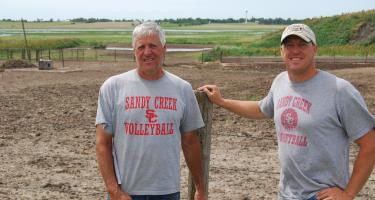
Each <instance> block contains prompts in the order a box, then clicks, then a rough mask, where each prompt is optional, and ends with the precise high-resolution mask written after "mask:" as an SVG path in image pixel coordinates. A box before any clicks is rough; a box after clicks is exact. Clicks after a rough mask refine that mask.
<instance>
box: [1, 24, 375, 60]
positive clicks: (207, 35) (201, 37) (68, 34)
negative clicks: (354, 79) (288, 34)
mask: <svg viewBox="0 0 375 200" xmlns="http://www.w3.org/2000/svg"><path fill="white" fill-rule="evenodd" d="M161 26H162V27H163V28H164V30H165V31H166V36H167V44H169V45H181V44H189V45H207V46H210V47H215V51H216V52H214V54H216V55H219V54H224V55H228V56H251V55H257V56H261V55H267V56H269V55H277V54H278V52H279V46H278V44H276V45H272V47H268V48H265V47H262V46H256V43H257V42H258V41H260V40H261V39H262V38H263V37H264V36H267V35H269V34H270V33H273V32H277V33H280V32H281V30H282V29H283V28H284V27H285V25H260V24H254V23H247V24H239V23H236V24H205V25H194V26H179V25H178V24H170V23H163V24H161ZM21 27H22V25H21V22H4V21H1V22H0V49H7V48H24V38H23V32H22V29H21ZM25 27H26V32H27V39H28V43H29V47H30V48H34V49H36V48H42V49H56V48H71V47H105V46H122V47H130V46H131V32H132V30H133V28H134V24H133V23H132V22H98V23H73V22H27V23H25ZM277 37H279V36H277ZM254 44H255V45H254ZM318 53H319V55H329V56H332V55H343V56H356V55H359V56H363V55H370V56H371V55H374V54H375V45H369V46H367V47H363V46H353V45H335V46H332V45H329V46H321V47H320V51H319V52H318ZM0 57H1V55H0ZM2 57H4V55H3V56H2ZM216 59H217V56H214V57H212V58H210V59H208V60H216Z"/></svg>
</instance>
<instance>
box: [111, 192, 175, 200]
mask: <svg viewBox="0 0 375 200" xmlns="http://www.w3.org/2000/svg"><path fill="white" fill-rule="evenodd" d="M130 196H131V198H132V200H180V192H176V193H172V194H165V195H130ZM107 200H110V198H109V195H108V194H107Z"/></svg>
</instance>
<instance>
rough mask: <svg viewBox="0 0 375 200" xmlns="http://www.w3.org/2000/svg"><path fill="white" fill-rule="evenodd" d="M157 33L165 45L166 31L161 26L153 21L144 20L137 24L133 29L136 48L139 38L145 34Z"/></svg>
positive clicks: (133, 43) (133, 41)
mask: <svg viewBox="0 0 375 200" xmlns="http://www.w3.org/2000/svg"><path fill="white" fill-rule="evenodd" d="M154 34H157V35H158V36H159V38H160V42H161V44H162V45H163V46H164V45H165V33H164V31H163V29H161V27H160V26H159V25H158V24H157V23H156V22H153V21H147V22H144V23H142V24H140V25H138V26H136V27H135V28H134V30H133V37H132V45H133V48H135V42H136V41H137V39H138V38H140V37H144V36H150V35H154Z"/></svg>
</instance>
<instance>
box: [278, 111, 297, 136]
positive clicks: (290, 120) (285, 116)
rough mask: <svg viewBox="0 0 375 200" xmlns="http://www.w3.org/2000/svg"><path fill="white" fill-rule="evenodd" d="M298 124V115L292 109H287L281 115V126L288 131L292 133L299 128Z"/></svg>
mask: <svg viewBox="0 0 375 200" xmlns="http://www.w3.org/2000/svg"><path fill="white" fill-rule="evenodd" d="M297 124H298V114H297V112H296V111H295V110H294V109H292V108H288V109H285V110H284V112H283V113H282V114H281V125H282V126H283V127H284V128H285V129H286V130H288V131H291V130H293V129H295V128H296V127H297Z"/></svg>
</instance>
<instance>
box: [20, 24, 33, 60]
mask: <svg viewBox="0 0 375 200" xmlns="http://www.w3.org/2000/svg"><path fill="white" fill-rule="evenodd" d="M21 22H22V30H23V37H24V39H25V49H26V54H27V59H28V60H29V61H31V55H30V51H29V47H28V45H27V39H26V31H25V25H24V23H23V19H22V18H21Z"/></svg>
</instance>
